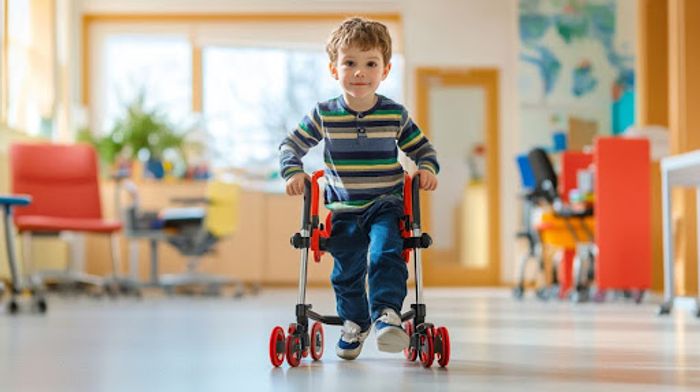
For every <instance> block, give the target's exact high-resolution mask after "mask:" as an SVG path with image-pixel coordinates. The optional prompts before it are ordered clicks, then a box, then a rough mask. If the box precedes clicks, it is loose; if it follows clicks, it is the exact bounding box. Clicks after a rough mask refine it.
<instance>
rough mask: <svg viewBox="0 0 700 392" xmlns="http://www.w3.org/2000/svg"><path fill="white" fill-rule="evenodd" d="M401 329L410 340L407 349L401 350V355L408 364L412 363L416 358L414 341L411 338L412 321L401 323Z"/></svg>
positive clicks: (412, 332) (416, 351) (416, 352)
mask: <svg viewBox="0 0 700 392" xmlns="http://www.w3.org/2000/svg"><path fill="white" fill-rule="evenodd" d="M403 329H404V330H405V331H406V334H407V335H408V337H409V339H410V340H409V343H408V347H406V348H405V349H403V355H404V356H405V357H406V359H407V360H408V361H409V362H413V361H415V360H416V358H417V357H418V350H416V339H415V338H414V336H413V334H414V331H413V320H408V321H406V322H405V323H403Z"/></svg>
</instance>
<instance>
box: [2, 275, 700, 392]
mask: <svg viewBox="0 0 700 392" xmlns="http://www.w3.org/2000/svg"><path fill="white" fill-rule="evenodd" d="M308 297H309V300H310V302H311V303H313V304H314V310H317V311H319V312H321V313H333V298H332V296H331V292H330V290H329V289H328V290H312V291H310V292H309V296H308ZM295 301H296V291H295V290H280V289H278V290H265V291H263V292H262V293H261V294H259V295H258V296H255V297H246V298H243V299H239V300H235V299H231V298H182V297H176V298H166V297H163V296H160V295H155V296H147V297H146V298H145V299H144V300H141V301H138V300H134V299H119V300H109V299H102V300H95V299H89V298H78V299H70V298H61V297H52V298H50V303H49V306H50V308H49V312H48V314H47V315H46V316H43V317H42V316H37V315H31V314H23V315H19V316H9V315H5V314H1V315H0V391H2V392H7V391H21V392H24V391H31V392H34V391H72V392H73V391H129V392H131V391H263V390H280V391H284V390H315V391H358V392H359V391H370V390H378V391H395V390H404V391H406V390H421V391H433V390H445V391H451V390H465V391H523V390H525V391H528V390H531V391H537V392H540V391H566V392H570V391H655V392H656V391H668V390H696V391H697V390H700V320H698V319H695V318H694V317H693V316H692V314H691V312H690V311H689V310H684V309H676V310H675V311H674V314H673V315H672V316H670V317H667V318H660V317H658V316H656V310H657V307H656V305H655V304H652V303H646V304H642V305H634V304H632V303H622V302H611V303H605V304H583V305H574V304H570V303H557V302H554V303H541V302H538V301H536V300H535V299H526V300H525V301H524V302H516V301H514V300H512V299H511V298H510V296H509V293H508V292H507V291H506V290H477V289H473V290H459V291H445V290H428V291H427V292H426V302H427V304H428V319H429V321H432V322H434V323H435V324H444V325H446V326H448V328H449V330H450V333H451V340H452V360H451V362H450V365H449V367H448V369H446V370H445V369H440V368H438V367H434V368H431V369H423V368H422V367H421V366H420V365H419V364H417V363H408V362H407V361H405V360H404V359H403V356H402V355H401V354H385V353H380V352H378V351H377V350H376V348H375V346H374V344H375V340H374V336H373V335H372V336H371V337H370V339H369V340H368V342H367V344H366V345H365V349H364V351H363V353H362V355H361V356H360V357H359V358H358V359H357V360H356V361H350V362H348V361H343V360H340V359H338V358H337V357H336V356H335V354H334V347H333V345H334V343H335V341H336V339H337V338H338V328H337V327H326V329H325V331H326V346H325V349H326V350H325V354H324V357H323V360H322V361H320V362H317V363H312V362H310V361H309V360H308V359H305V360H304V361H303V362H302V364H301V366H300V367H298V368H289V367H288V365H287V364H286V363H285V364H284V365H283V366H282V367H281V368H272V366H271V365H270V363H269V359H268V338H269V333H270V331H271V329H272V327H273V326H275V325H278V324H279V325H282V326H286V325H287V324H288V323H289V322H291V321H292V320H293V313H294V303H295Z"/></svg>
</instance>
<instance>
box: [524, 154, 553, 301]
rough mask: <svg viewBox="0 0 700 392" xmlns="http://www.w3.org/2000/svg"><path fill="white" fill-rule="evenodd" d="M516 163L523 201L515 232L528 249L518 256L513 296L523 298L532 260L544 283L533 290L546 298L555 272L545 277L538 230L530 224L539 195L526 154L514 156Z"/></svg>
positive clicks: (540, 297) (539, 296) (538, 295)
mask: <svg viewBox="0 0 700 392" xmlns="http://www.w3.org/2000/svg"><path fill="white" fill-rule="evenodd" d="M516 163H517V165H518V169H519V172H520V180H521V186H522V192H521V193H520V194H519V195H518V196H519V198H520V199H521V200H522V202H523V211H522V215H521V227H522V228H521V230H520V231H518V232H517V233H516V238H521V239H525V240H527V245H528V249H527V252H526V253H525V254H523V255H522V257H521V258H520V265H519V267H518V283H517V285H516V286H515V287H514V288H513V296H514V297H515V298H517V299H521V298H523V296H524V295H525V285H526V276H525V275H526V274H525V273H526V269H527V265H528V264H529V263H530V262H534V263H535V264H536V266H537V273H538V275H539V276H538V277H537V278H536V279H535V280H536V281H537V280H540V281H543V282H544V283H545V284H544V285H542V286H540V287H538V288H537V289H536V291H535V293H536V295H537V297H538V298H539V299H543V300H546V299H548V298H549V295H550V291H551V290H550V285H552V286H554V285H555V284H556V273H555V274H554V276H553V277H552V279H551V281H550V280H548V279H546V276H545V274H546V272H547V271H546V268H545V263H544V257H543V256H542V243H541V239H540V235H539V232H538V231H537V229H536V228H535V227H534V226H533V224H532V214H533V212H534V210H535V209H536V208H537V204H538V201H539V199H540V198H541V195H540V194H539V193H538V192H537V191H536V187H535V185H536V184H535V177H534V173H533V172H532V168H531V167H530V163H529V162H528V158H527V155H519V156H517V157H516Z"/></svg>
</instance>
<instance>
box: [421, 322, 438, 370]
mask: <svg viewBox="0 0 700 392" xmlns="http://www.w3.org/2000/svg"><path fill="white" fill-rule="evenodd" d="M418 348H419V349H420V353H419V355H420V363H421V365H423V367H424V368H429V367H430V366H432V365H433V361H434V360H435V350H434V346H433V331H432V329H430V328H426V329H425V332H424V333H422V334H420V336H419V337H418Z"/></svg>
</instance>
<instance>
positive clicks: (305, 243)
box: [289, 233, 310, 249]
mask: <svg viewBox="0 0 700 392" xmlns="http://www.w3.org/2000/svg"><path fill="white" fill-rule="evenodd" d="M289 243H290V244H291V245H292V246H293V247H294V248H296V249H306V248H308V247H309V244H310V241H309V238H308V237H302V236H301V234H299V233H294V235H293V236H292V237H291V238H290V239H289Z"/></svg>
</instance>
